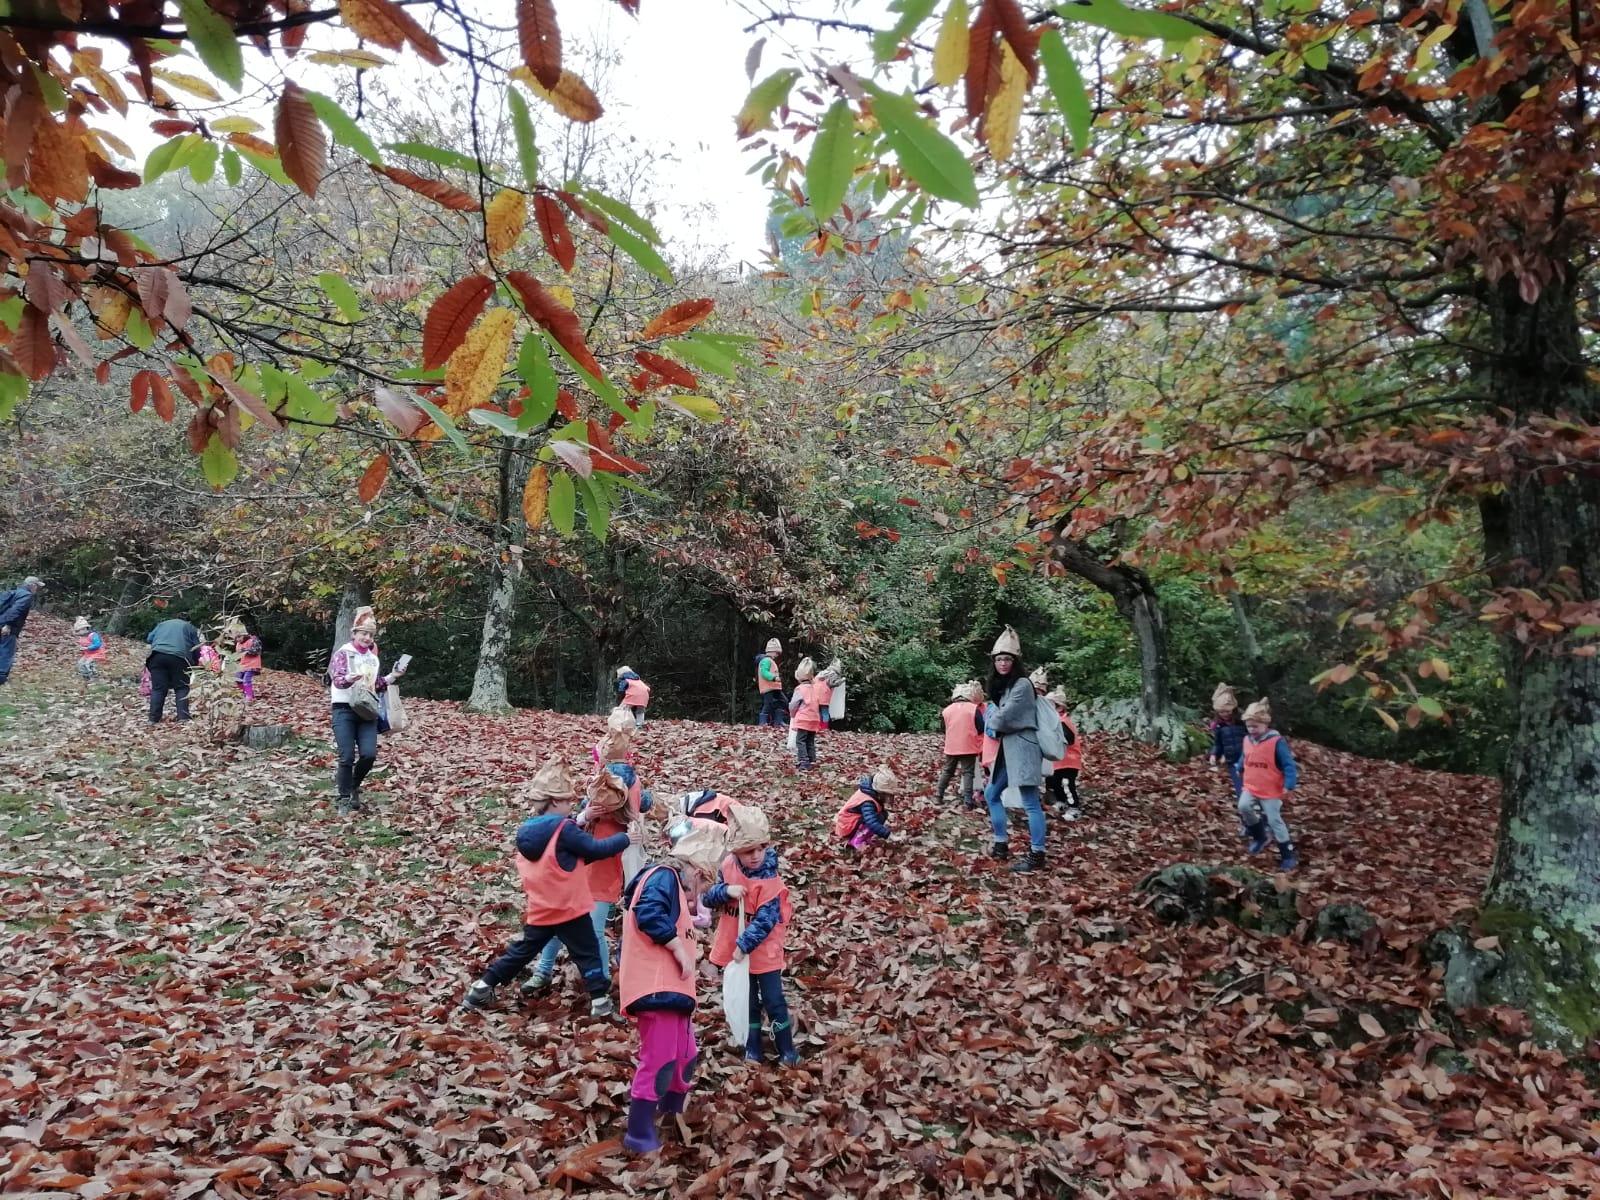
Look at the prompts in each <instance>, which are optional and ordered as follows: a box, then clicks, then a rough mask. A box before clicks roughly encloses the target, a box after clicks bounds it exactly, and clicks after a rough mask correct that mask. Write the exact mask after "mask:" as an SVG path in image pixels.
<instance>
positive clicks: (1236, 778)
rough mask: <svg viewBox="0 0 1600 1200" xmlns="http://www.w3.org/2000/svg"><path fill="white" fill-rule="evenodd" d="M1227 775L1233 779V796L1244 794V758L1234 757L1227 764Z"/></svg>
mask: <svg viewBox="0 0 1600 1200" xmlns="http://www.w3.org/2000/svg"><path fill="white" fill-rule="evenodd" d="M1228 775H1229V777H1230V778H1232V780H1233V794H1234V796H1236V797H1237V796H1242V795H1243V794H1244V759H1243V758H1236V759H1234V760H1233V761H1232V762H1231V763H1229V764H1228Z"/></svg>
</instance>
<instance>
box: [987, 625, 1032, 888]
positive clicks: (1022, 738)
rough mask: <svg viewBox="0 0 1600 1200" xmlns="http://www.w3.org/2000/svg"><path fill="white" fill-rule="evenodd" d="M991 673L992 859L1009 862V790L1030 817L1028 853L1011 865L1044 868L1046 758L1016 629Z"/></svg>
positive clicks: (1021, 869)
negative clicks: (1041, 793)
mask: <svg viewBox="0 0 1600 1200" xmlns="http://www.w3.org/2000/svg"><path fill="white" fill-rule="evenodd" d="M989 659H990V661H991V662H992V663H993V668H992V669H991V671H990V672H989V684H988V687H987V688H986V689H985V690H986V692H987V694H988V697H989V710H988V714H987V716H986V717H985V722H984V733H985V734H986V735H988V736H989V737H992V738H995V739H996V740H997V741H998V743H999V747H998V750H997V752H996V754H995V760H994V768H993V770H991V771H990V773H989V786H988V787H987V788H985V789H984V799H985V800H987V801H988V802H989V824H990V827H991V828H992V829H993V830H994V850H993V857H995V858H1009V857H1010V855H1011V847H1010V845H1009V843H1008V842H1007V841H1006V836H1007V835H1006V809H1005V805H1004V804H1003V803H1002V801H1001V796H1002V795H1003V794H1004V792H1005V790H1006V788H1007V787H1014V788H1016V790H1017V791H1018V792H1019V793H1020V794H1021V796H1022V807H1023V808H1024V809H1026V810H1027V813H1028V854H1027V857H1025V858H1020V859H1018V860H1017V861H1016V862H1015V863H1013V864H1012V867H1011V869H1012V870H1013V871H1016V872H1018V873H1025V872H1029V871H1040V870H1043V869H1044V832H1045V820H1044V806H1043V805H1042V804H1041V803H1040V802H1039V786H1040V784H1041V783H1043V781H1044V756H1043V754H1042V753H1041V752H1040V750H1039V733H1038V729H1039V717H1038V710H1037V708H1036V705H1035V701H1034V692H1033V683H1032V681H1031V680H1030V679H1029V678H1028V673H1027V671H1026V670H1024V669H1023V666H1022V643H1021V641H1020V640H1019V639H1018V637H1017V632H1016V630H1014V629H1012V628H1011V626H1009V625H1007V626H1006V628H1005V632H1004V633H1002V634H1001V635H1000V637H999V639H998V640H997V641H996V642H995V644H994V649H993V650H992V651H990V652H989Z"/></svg>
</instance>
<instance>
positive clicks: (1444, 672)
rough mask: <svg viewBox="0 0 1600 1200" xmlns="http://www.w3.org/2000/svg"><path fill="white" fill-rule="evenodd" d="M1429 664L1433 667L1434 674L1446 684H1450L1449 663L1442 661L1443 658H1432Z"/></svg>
mask: <svg viewBox="0 0 1600 1200" xmlns="http://www.w3.org/2000/svg"><path fill="white" fill-rule="evenodd" d="M1428 662H1429V664H1430V665H1431V666H1432V667H1433V673H1434V674H1435V675H1436V676H1438V677H1439V678H1440V679H1442V680H1444V681H1445V682H1446V683H1449V682H1450V664H1449V663H1447V662H1445V660H1444V659H1442V658H1430V659H1429V660H1428Z"/></svg>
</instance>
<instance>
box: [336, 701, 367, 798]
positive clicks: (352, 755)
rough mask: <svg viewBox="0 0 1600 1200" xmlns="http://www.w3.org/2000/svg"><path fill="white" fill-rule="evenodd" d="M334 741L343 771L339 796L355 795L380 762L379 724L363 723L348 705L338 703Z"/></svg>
mask: <svg viewBox="0 0 1600 1200" xmlns="http://www.w3.org/2000/svg"><path fill="white" fill-rule="evenodd" d="M333 741H334V745H336V746H338V747H339V770H338V774H337V775H336V776H335V780H336V782H337V783H338V786H339V795H341V796H353V795H354V794H355V792H356V789H358V788H359V787H360V786H361V781H362V780H363V779H365V778H366V777H367V772H368V771H370V770H372V764H373V763H374V762H376V761H377V760H378V722H377V720H376V719H374V720H371V721H363V720H362V719H361V718H360V717H358V716H356V714H355V710H354V709H353V708H351V707H350V706H349V705H348V704H343V703H340V704H335V705H334V706H333ZM357 750H359V751H360V754H361V756H360V757H359V758H357V757H356V752H357Z"/></svg>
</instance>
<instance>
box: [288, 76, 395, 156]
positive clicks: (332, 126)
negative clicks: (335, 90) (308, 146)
mask: <svg viewBox="0 0 1600 1200" xmlns="http://www.w3.org/2000/svg"><path fill="white" fill-rule="evenodd" d="M306 99H307V100H310V101H311V108H312V110H313V111H314V112H315V113H316V114H317V118H318V120H320V121H321V122H322V123H323V124H324V125H326V126H327V127H328V132H329V133H331V134H333V140H334V141H336V142H340V143H342V144H343V145H346V146H349V147H350V149H352V150H354V151H355V152H356V153H357V154H359V155H360V156H361V157H362V158H364V159H366V160H367V161H368V162H369V163H372V164H373V165H374V166H382V165H383V159H382V158H381V157H379V155H378V148H377V147H376V146H374V145H373V144H372V139H371V138H369V137H368V136H367V134H366V130H364V129H362V128H361V126H359V125H357V124H356V123H355V121H353V120H352V119H351V117H350V114H349V113H347V112H345V111H344V109H342V108H340V107H339V105H338V103H337V102H336V101H334V100H333V99H331V98H330V97H327V96H324V95H323V94H322V93H321V92H313V91H311V90H310V89H307V90H306Z"/></svg>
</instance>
